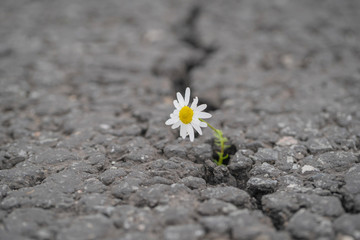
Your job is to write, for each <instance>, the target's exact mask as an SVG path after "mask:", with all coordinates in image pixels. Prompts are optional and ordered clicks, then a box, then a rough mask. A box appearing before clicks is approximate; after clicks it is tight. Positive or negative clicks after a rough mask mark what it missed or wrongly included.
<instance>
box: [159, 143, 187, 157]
mask: <svg viewBox="0 0 360 240" xmlns="http://www.w3.org/2000/svg"><path fill="white" fill-rule="evenodd" d="M186 152H187V151H186V148H185V147H184V146H182V145H180V144H174V145H167V146H166V147H165V148H164V154H165V156H166V157H168V158H171V157H180V158H186Z"/></svg>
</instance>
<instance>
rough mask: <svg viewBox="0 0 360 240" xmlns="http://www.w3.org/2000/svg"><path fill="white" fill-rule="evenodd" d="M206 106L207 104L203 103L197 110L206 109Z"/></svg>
mask: <svg viewBox="0 0 360 240" xmlns="http://www.w3.org/2000/svg"><path fill="white" fill-rule="evenodd" d="M206 107H207V105H206V104H201V105H199V106H198V107H197V108H196V109H195V110H196V111H199V112H201V111H204V110H205V108H206Z"/></svg>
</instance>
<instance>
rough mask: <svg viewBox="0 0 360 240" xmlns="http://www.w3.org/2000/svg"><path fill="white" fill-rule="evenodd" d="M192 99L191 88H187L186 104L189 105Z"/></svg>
mask: <svg viewBox="0 0 360 240" xmlns="http://www.w3.org/2000/svg"><path fill="white" fill-rule="evenodd" d="M189 101H190V88H188V87H187V88H186V90H185V105H186V106H187V105H188V104H189Z"/></svg>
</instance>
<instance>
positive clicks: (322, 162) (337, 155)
mask: <svg viewBox="0 0 360 240" xmlns="http://www.w3.org/2000/svg"><path fill="white" fill-rule="evenodd" d="M303 162H304V164H306V165H310V166H313V167H315V168H318V169H320V170H325V171H328V172H330V171H331V172H332V171H336V172H341V171H345V170H348V169H349V168H350V167H351V166H352V165H353V164H354V163H356V162H357V157H356V156H355V154H354V153H352V152H326V153H322V154H320V155H319V156H317V157H313V156H309V157H307V158H304V159H303Z"/></svg>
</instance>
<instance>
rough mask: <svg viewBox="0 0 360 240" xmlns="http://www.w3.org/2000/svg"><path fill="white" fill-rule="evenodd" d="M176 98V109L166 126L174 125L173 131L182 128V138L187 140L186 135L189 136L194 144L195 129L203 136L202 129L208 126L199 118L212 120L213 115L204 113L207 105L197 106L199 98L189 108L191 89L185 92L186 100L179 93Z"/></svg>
mask: <svg viewBox="0 0 360 240" xmlns="http://www.w3.org/2000/svg"><path fill="white" fill-rule="evenodd" d="M176 96H177V100H174V106H175V108H176V109H175V110H174V112H173V113H171V114H170V119H168V120H167V121H166V122H165V124H166V125H172V126H171V128H172V129H175V128H178V127H180V136H181V137H182V138H183V139H185V138H186V135H189V138H190V141H191V142H192V141H194V129H195V130H196V131H197V132H198V133H199V134H200V135H202V131H201V128H200V127H207V124H206V123H204V122H201V121H200V120H199V118H201V119H206V118H211V114H210V113H206V112H203V110H205V108H206V104H201V105H200V106H197V104H198V101H199V99H198V98H197V97H195V98H194V100H193V102H192V104H191V106H190V107H188V104H189V100H190V88H186V90H185V99H184V98H183V96H182V95H181V94H180V93H179V92H178V93H177V94H176ZM193 128H194V129H193Z"/></svg>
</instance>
